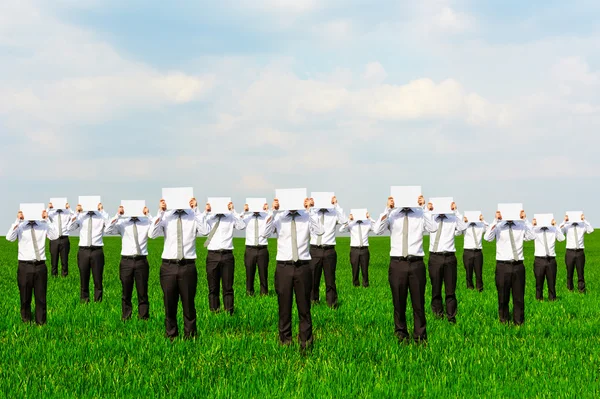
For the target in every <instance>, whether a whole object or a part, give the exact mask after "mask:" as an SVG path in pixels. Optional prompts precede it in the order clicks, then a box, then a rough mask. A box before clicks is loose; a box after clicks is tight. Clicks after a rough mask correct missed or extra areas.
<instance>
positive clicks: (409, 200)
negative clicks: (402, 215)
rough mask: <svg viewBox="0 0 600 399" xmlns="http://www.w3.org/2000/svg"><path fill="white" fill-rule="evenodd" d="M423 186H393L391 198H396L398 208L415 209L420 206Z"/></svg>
mask: <svg viewBox="0 0 600 399" xmlns="http://www.w3.org/2000/svg"><path fill="white" fill-rule="evenodd" d="M421 194H422V190H421V186H392V187H391V189H390V196H392V197H393V198H394V205H395V206H396V207H397V208H415V207H418V206H419V196H420V195H421Z"/></svg>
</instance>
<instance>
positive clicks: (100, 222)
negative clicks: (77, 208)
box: [69, 211, 108, 247]
mask: <svg viewBox="0 0 600 399" xmlns="http://www.w3.org/2000/svg"><path fill="white" fill-rule="evenodd" d="M90 221H91V223H92V242H88V225H89V223H90ZM107 224H108V214H107V213H106V212H104V211H102V212H100V211H94V215H93V216H91V217H90V215H89V214H88V212H85V211H83V212H79V213H78V214H77V215H76V216H74V217H73V218H71V224H70V225H69V231H73V230H77V229H80V231H79V246H80V247H102V246H104V242H103V241H102V236H103V235H104V228H105V227H106V225H107Z"/></svg>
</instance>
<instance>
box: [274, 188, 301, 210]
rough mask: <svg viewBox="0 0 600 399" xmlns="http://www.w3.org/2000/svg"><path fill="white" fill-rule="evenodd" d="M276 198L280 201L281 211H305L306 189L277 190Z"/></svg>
mask: <svg viewBox="0 0 600 399" xmlns="http://www.w3.org/2000/svg"><path fill="white" fill-rule="evenodd" d="M275 198H277V199H278V200H279V210H281V211H293V210H294V211H297V210H302V209H304V200H305V199H306V198H307V197H306V189H305V188H284V189H277V190H275Z"/></svg>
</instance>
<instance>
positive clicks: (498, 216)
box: [496, 211, 502, 221]
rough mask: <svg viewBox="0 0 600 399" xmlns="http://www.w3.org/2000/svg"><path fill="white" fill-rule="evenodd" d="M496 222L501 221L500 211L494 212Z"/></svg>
mask: <svg viewBox="0 0 600 399" xmlns="http://www.w3.org/2000/svg"><path fill="white" fill-rule="evenodd" d="M496 220H498V221H500V220H502V213H501V212H500V211H496Z"/></svg>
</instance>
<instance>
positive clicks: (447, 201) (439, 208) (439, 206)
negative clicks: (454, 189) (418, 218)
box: [429, 197, 454, 215]
mask: <svg viewBox="0 0 600 399" xmlns="http://www.w3.org/2000/svg"><path fill="white" fill-rule="evenodd" d="M429 202H431V204H432V205H433V211H431V213H433V214H434V215H441V214H443V213H453V212H454V211H453V210H452V203H453V202H454V198H452V197H433V198H430V199H429Z"/></svg>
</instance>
